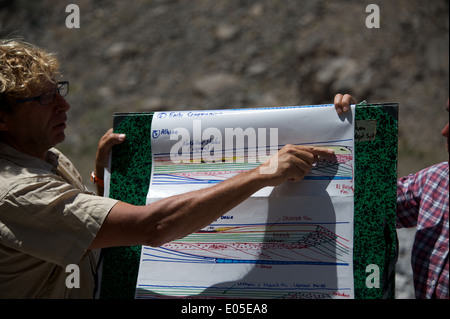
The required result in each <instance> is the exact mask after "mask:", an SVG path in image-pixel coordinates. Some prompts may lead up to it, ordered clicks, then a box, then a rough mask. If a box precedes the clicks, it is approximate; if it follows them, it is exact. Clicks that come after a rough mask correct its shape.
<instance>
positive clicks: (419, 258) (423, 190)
mask: <svg viewBox="0 0 450 319" xmlns="http://www.w3.org/2000/svg"><path fill="white" fill-rule="evenodd" d="M350 104H355V100H354V99H353V97H352V96H351V95H349V94H345V95H342V94H336V96H335V98H334V105H335V107H336V111H337V112H338V113H339V114H340V113H342V112H347V111H348V110H349V107H350ZM448 108H449V101H448V100H447V112H448ZM442 135H443V136H444V137H446V138H447V152H448V136H449V125H448V123H447V125H446V126H445V127H444V129H443V130H442ZM448 177H449V171H448V161H447V162H442V163H440V164H436V165H433V166H430V167H427V168H425V169H423V170H421V171H420V172H418V173H416V174H410V175H408V176H405V177H402V178H400V179H399V180H398V181H397V228H403V227H416V228H417V230H416V235H415V239H414V244H413V248H412V254H411V265H412V270H413V276H414V290H415V295H416V298H418V299H419V298H420V299H434V298H437V299H448V298H449V287H448V286H449V280H448V277H449V275H448V259H449V256H448V251H449V244H448V238H449V232H448V215H449V208H448V202H449V184H448Z"/></svg>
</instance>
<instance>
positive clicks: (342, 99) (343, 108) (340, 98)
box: [334, 93, 356, 114]
mask: <svg viewBox="0 0 450 319" xmlns="http://www.w3.org/2000/svg"><path fill="white" fill-rule="evenodd" d="M355 103H356V102H355V99H354V98H353V97H352V96H351V95H350V94H345V95H342V94H340V93H338V94H336V95H335V97H334V107H335V108H336V112H337V114H342V113H345V112H348V110H350V104H355Z"/></svg>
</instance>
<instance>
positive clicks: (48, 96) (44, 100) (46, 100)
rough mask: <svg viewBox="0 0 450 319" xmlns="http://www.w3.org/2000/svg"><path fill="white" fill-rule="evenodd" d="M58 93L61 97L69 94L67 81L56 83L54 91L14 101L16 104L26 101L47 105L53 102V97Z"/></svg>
mask: <svg viewBox="0 0 450 319" xmlns="http://www.w3.org/2000/svg"><path fill="white" fill-rule="evenodd" d="M56 93H58V94H59V95H61V96H66V95H67V93H69V81H63V82H58V87H57V88H56V89H54V90H51V91H48V92H45V93H43V94H41V95H39V96H35V97H30V98H27V99H21V100H16V103H24V102H28V101H39V103H40V104H41V105H48V104H51V103H52V102H53V100H54V99H55V95H56Z"/></svg>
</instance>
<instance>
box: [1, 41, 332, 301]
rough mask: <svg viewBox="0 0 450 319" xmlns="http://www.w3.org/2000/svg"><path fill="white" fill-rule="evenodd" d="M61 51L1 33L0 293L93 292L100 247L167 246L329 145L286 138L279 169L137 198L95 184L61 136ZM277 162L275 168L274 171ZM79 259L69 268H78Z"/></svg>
mask: <svg viewBox="0 0 450 319" xmlns="http://www.w3.org/2000/svg"><path fill="white" fill-rule="evenodd" d="M57 75H58V61H57V59H56V57H55V56H54V55H52V54H49V53H47V52H46V51H44V50H43V49H41V48H38V47H36V46H34V45H31V44H29V43H26V42H24V41H17V40H0V240H1V241H0V298H92V297H93V296H94V290H95V284H96V283H95V279H94V278H95V273H96V268H97V262H98V249H99V248H104V247H112V246H129V245H143V244H144V245H150V246H160V245H162V244H164V243H167V242H169V241H172V240H174V239H177V238H181V237H184V236H186V235H188V234H190V233H192V232H195V231H197V230H199V229H201V228H203V227H205V226H207V225H208V224H210V223H211V222H213V221H214V220H216V219H217V218H219V217H220V216H221V215H223V214H224V213H226V212H227V211H229V210H230V209H232V208H233V207H235V206H236V205H238V204H239V203H241V202H242V201H244V200H245V199H247V198H248V197H249V196H250V195H252V194H253V193H254V192H256V191H258V190H259V189H261V188H263V187H266V186H276V185H279V184H281V183H284V182H286V181H300V180H302V179H303V177H304V176H305V175H306V174H307V173H308V172H309V170H310V169H311V167H312V164H313V163H314V162H315V161H316V160H317V158H318V156H329V155H331V154H333V151H332V150H327V149H322V148H315V147H305V146H293V145H287V146H285V147H283V148H282V149H281V150H280V151H279V152H278V153H277V154H275V155H274V156H276V157H277V161H268V162H267V163H264V164H263V166H264V167H265V168H266V167H267V166H268V165H270V163H277V166H276V167H275V169H272V167H271V169H270V170H267V169H261V170H260V167H258V168H255V169H253V170H250V171H247V172H244V173H241V174H239V175H237V176H235V177H233V178H230V179H228V180H226V181H223V182H221V183H219V184H217V185H214V186H212V187H209V188H207V189H203V190H200V191H194V192H190V193H186V194H181V195H178V196H173V197H170V198H166V199H163V200H161V201H158V202H156V203H153V204H150V205H146V206H134V205H130V204H127V203H124V202H120V201H117V200H114V199H110V198H105V197H100V196H97V195H95V194H92V193H89V192H88V191H87V189H86V187H85V186H84V184H83V180H82V178H81V176H80V174H79V173H78V172H77V170H76V169H75V167H74V166H73V165H72V163H71V162H70V161H69V160H68V159H67V158H66V157H65V156H64V155H63V154H62V153H61V152H59V151H58V150H57V149H55V148H54V146H55V145H57V144H59V143H61V142H62V141H64V139H65V133H64V130H65V128H66V121H67V112H68V111H69V109H70V105H69V104H68V103H67V101H66V100H65V99H64V96H65V95H66V94H67V93H68V90H69V82H67V81H63V82H58V81H57V80H56V76H57ZM124 140H125V136H124V135H123V134H120V135H119V134H114V133H113V132H112V130H109V131H108V132H107V133H106V134H105V135H104V136H103V137H102V138H101V139H100V142H99V145H98V149H97V154H96V161H95V175H96V180H97V181H98V182H97V190H98V193H99V194H102V193H103V186H102V183H101V182H99V181H101V179H102V177H103V169H104V167H105V166H106V165H107V159H108V156H109V155H108V154H109V152H110V150H111V147H112V146H113V145H116V144H119V143H122V142H123V141H124ZM268 171H270V173H268ZM71 264H76V265H78V267H79V269H80V277H81V278H80V284H79V287H77V286H75V287H72V285H66V279H67V275H68V274H67V273H66V272H65V269H66V267H67V266H68V265H71ZM71 269H72V268H71Z"/></svg>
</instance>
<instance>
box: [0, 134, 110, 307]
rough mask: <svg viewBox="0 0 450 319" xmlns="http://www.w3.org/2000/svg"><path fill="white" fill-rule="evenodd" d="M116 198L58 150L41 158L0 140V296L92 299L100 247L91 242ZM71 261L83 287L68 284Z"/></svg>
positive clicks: (74, 279) (70, 273)
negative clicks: (95, 189) (88, 181)
mask: <svg viewBox="0 0 450 319" xmlns="http://www.w3.org/2000/svg"><path fill="white" fill-rule="evenodd" d="M116 203H117V201H116V200H114V199H110V198H104V197H99V196H95V195H94V194H93V193H90V192H89V191H88V190H87V189H86V187H85V186H84V184H83V181H82V178H81V176H80V174H79V173H78V172H77V170H76V169H75V167H74V166H73V164H72V163H71V162H70V161H69V160H68V159H67V158H66V157H65V156H64V155H63V154H62V153H60V152H59V151H58V150H56V149H54V148H53V149H51V150H49V152H48V156H47V161H43V160H41V159H38V158H35V157H31V156H28V155H26V154H23V153H21V152H19V151H17V150H15V149H14V148H12V147H10V146H8V145H6V144H4V143H1V142H0V298H93V294H94V289H95V284H96V283H95V269H96V267H97V262H98V253H99V252H98V251H90V250H88V247H89V246H90V244H91V242H92V240H93V239H94V238H95V236H96V234H97V232H98V230H99V229H100V226H101V225H102V223H103V221H104V219H105V217H106V216H107V215H108V213H109V211H110V210H111V208H112V207H113V206H114V205H115V204H116ZM70 264H76V265H78V267H79V274H80V280H79V284H80V288H68V287H67V286H66V279H67V280H68V282H69V283H72V284H73V283H77V278H76V277H75V276H76V271H74V270H73V269H68V272H66V266H67V265H70ZM69 276H71V277H69ZM68 277H69V278H68ZM69 286H70V285H69Z"/></svg>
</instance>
